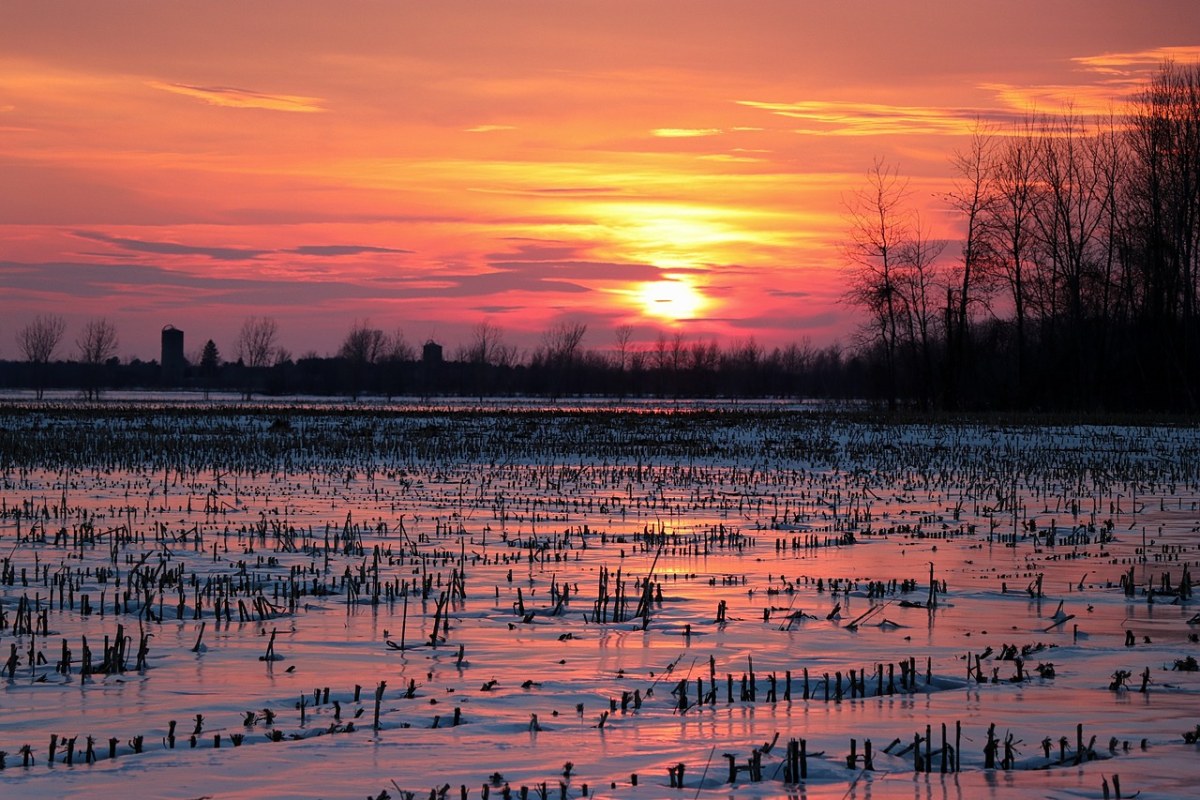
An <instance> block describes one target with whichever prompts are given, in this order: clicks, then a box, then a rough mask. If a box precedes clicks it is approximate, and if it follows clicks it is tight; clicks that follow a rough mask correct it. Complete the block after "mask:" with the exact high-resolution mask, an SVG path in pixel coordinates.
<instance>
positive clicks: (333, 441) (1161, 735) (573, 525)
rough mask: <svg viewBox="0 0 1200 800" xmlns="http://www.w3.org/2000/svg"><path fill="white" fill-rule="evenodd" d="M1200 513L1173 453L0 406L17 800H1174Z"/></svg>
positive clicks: (554, 414)
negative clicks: (1044, 799) (146, 797)
mask: <svg viewBox="0 0 1200 800" xmlns="http://www.w3.org/2000/svg"><path fill="white" fill-rule="evenodd" d="M1198 504H1200V430H1197V429H1196V428H1194V427H1190V426H1181V425H1169V424H1154V425H1148V424H1147V425H1132V424H1130V425H1120V426H1116V425H1109V426H1085V425H1049V424H1047V425H1038V426H1034V425H1008V424H1000V423H983V422H972V423H968V422H962V423H940V424H930V423H921V422H917V421H914V422H910V423H903V424H900V423H885V422H880V421H876V420H872V419H871V418H868V417H866V416H851V415H839V414H828V413H822V412H819V411H813V410H803V409H794V408H793V409H783V408H775V407H771V406H769V405H764V406H752V407H740V408H737V407H727V408H707V409H706V408H702V407H689V408H683V409H676V410H656V409H654V408H652V407H649V406H630V407H624V408H600V407H592V408H579V409H574V410H570V409H560V410H550V409H545V408H535V407H523V406H516V407H510V408H492V409H469V408H453V409H428V408H421V407H416V406H412V407H400V406H396V407H382V406H381V407H375V408H370V407H366V408H364V407H351V408H339V407H332V406H321V405H296V406H283V405H272V406H252V405H234V404H231V405H227V406H226V405H215V404H214V405H207V404H200V403H196V404H182V405H179V404H170V403H162V404H147V403H140V404H133V403H129V404H111V405H98V406H82V405H77V404H70V403H64V404H61V405H47V406H39V407H34V406H32V405H31V406H29V407H22V406H20V405H18V404H9V405H5V406H0V692H2V696H3V700H2V706H0V708H2V709H3V710H2V713H0V751H3V753H4V756H3V764H4V769H3V770H2V771H0V793H3V794H4V795H6V796H21V797H35V798H41V797H45V798H51V797H54V798H58V797H69V796H88V797H117V796H123V795H135V794H140V793H145V792H146V791H147V789H146V787H148V786H149V787H153V794H154V795H156V796H163V797H175V798H194V797H201V796H211V797H221V798H226V797H359V798H361V797H367V796H371V797H380V796H382V795H383V794H384V793H386V795H387V796H390V797H392V798H401V797H406V796H408V793H411V795H412V796H413V797H416V798H422V799H423V798H426V797H430V796H444V797H447V798H456V797H462V796H466V797H470V798H481V797H483V798H487V797H507V796H510V795H511V796H512V797H525V796H529V797H542V796H544V797H570V798H577V797H582V796H589V797H592V796H595V797H618V798H654V797H688V798H692V797H731V796H737V797H804V798H824V797H859V798H867V797H871V798H880V797H913V798H943V797H960V796H961V797H987V796H997V797H999V796H1013V794H1020V795H1021V796H1048V797H1080V798H1084V797H1087V798H1102V797H1106V796H1111V797H1118V796H1124V797H1130V796H1133V795H1134V793H1136V792H1140V795H1139V796H1140V797H1142V798H1167V797H1178V796H1182V795H1186V794H1189V793H1190V792H1192V790H1193V782H1194V764H1195V759H1196V756H1197V753H1196V750H1197V745H1196V743H1195V737H1196V733H1197V731H1200V672H1198V671H1196V657H1197V655H1200V652H1198V651H1200V644H1198V643H1197V634H1200V608H1198V607H1197V606H1198V604H1197V603H1196V602H1195V600H1194V599H1193V598H1192V588H1191V587H1192V581H1193V576H1194V573H1195V572H1196V570H1197V560H1198V559H1200V555H1198V544H1200V539H1198V535H1197V530H1198V526H1200V505H1198ZM135 787H136V788H135Z"/></svg>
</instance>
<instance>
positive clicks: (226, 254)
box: [72, 230, 413, 261]
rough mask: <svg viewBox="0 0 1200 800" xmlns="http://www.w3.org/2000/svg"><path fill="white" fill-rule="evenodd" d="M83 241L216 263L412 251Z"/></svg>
mask: <svg viewBox="0 0 1200 800" xmlns="http://www.w3.org/2000/svg"><path fill="white" fill-rule="evenodd" d="M72 234H73V235H75V236H77V237H79V238H80V239H88V240H90V241H93V242H103V243H104V244H108V245H112V246H113V247H117V248H120V249H122V250H126V251H131V252H135V253H154V254H156V255H165V256H204V257H205V258H211V259H213V260H214V261H254V260H256V259H259V258H261V257H262V256H266V255H272V254H278V253H290V254H295V255H301V256H319V257H323V258H336V257H339V256H357V255H367V254H372V253H381V254H389V253H390V254H407V253H412V252H413V251H412V250H402V249H400V248H396V247H378V246H375V245H363V244H308V245H300V246H298V247H289V248H284V249H262V250H257V249H251V248H245V247H211V246H206V245H192V244H181V243H179V242H156V241H149V240H146V239H131V238H128V237H124V236H110V235H108V234H106V233H99V232H98V231H84V230H77V231H72Z"/></svg>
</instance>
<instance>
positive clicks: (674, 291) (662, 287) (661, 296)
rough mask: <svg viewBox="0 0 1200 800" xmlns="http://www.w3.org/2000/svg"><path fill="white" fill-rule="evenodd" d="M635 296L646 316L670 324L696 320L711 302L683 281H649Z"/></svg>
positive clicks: (642, 285)
mask: <svg viewBox="0 0 1200 800" xmlns="http://www.w3.org/2000/svg"><path fill="white" fill-rule="evenodd" d="M635 296H636V298H637V300H638V302H639V303H640V304H641V306H642V312H643V313H644V314H645V315H646V316H648V317H654V318H656V319H660V320H665V321H668V322H678V321H679V320H685V319H695V318H696V317H697V316H699V314H700V312H701V311H702V310H703V309H704V308H705V307H706V306H707V305H708V302H709V301H708V298H706V297H705V296H704V295H703V294H701V293H700V291H699V290H697V289H696V287H695V286H693V285H692V284H691V283H690V282H689V281H687V280H683V279H672V280H665V281H648V282H646V283H643V284H641V285H640V286H639V287H638V289H637V290H636V293H635Z"/></svg>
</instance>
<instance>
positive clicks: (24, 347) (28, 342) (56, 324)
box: [17, 314, 67, 400]
mask: <svg viewBox="0 0 1200 800" xmlns="http://www.w3.org/2000/svg"><path fill="white" fill-rule="evenodd" d="M66 332H67V321H66V320H65V319H63V318H62V317H60V316H58V315H57V314H38V315H37V316H36V317H34V318H33V319H32V320H30V321H29V322H27V323H26V324H25V325H24V326H22V327H21V329H20V330H18V331H17V347H18V349H20V351H21V355H23V356H24V357H25V360H26V361H28V362H29V365H30V368H31V370H32V372H33V381H34V390H35V391H36V392H37V399H38V400H41V399H42V397H43V395H44V393H45V386H46V365H47V364H49V363H50V359H52V358H53V357H54V351H55V350H57V349H58V343H59V342H60V341H62V337H63V334H64V333H66Z"/></svg>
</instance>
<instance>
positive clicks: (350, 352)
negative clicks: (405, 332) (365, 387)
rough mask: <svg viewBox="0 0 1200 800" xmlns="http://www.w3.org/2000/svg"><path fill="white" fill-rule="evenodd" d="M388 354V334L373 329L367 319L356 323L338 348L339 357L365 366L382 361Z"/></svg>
mask: <svg viewBox="0 0 1200 800" xmlns="http://www.w3.org/2000/svg"><path fill="white" fill-rule="evenodd" d="M386 353H387V334H385V333H384V332H383V331H381V330H380V329H378V328H372V327H371V321H370V320H366V319H364V320H355V321H354V324H353V325H352V326H351V328H350V331H349V332H348V333H347V334H346V338H345V339H343V340H342V346H341V347H340V348H338V357H340V358H344V359H346V360H347V361H350V362H352V363H355V364H363V365H365V364H375V363H377V362H379V361H381V360H382V359H383V357H384V355H385V354H386Z"/></svg>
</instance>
